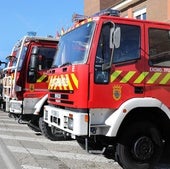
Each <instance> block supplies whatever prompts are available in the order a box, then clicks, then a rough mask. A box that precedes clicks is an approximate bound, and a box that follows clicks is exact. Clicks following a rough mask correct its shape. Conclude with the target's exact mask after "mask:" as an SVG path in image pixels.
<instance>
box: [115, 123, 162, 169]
mask: <svg viewBox="0 0 170 169" xmlns="http://www.w3.org/2000/svg"><path fill="white" fill-rule="evenodd" d="M162 150H163V147H162V140H161V136H160V134H159V131H158V130H157V128H156V127H155V126H154V125H153V124H152V123H150V122H138V123H134V124H132V125H131V126H129V127H127V128H126V129H125V130H123V132H122V135H121V136H120V140H119V143H118V144H117V147H116V155H115V157H116V160H117V161H118V163H119V164H120V165H121V166H122V167H123V168H124V169H152V168H153V167H154V165H155V164H156V163H157V162H158V161H159V160H160V157H161V153H162Z"/></svg>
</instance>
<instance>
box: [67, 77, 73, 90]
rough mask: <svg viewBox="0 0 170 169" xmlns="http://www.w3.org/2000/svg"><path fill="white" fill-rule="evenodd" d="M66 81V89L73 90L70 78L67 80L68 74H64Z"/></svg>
mask: <svg viewBox="0 0 170 169" xmlns="http://www.w3.org/2000/svg"><path fill="white" fill-rule="evenodd" d="M66 79H67V83H68V88H69V90H73V86H72V85H71V82H70V78H69V75H68V74H66Z"/></svg>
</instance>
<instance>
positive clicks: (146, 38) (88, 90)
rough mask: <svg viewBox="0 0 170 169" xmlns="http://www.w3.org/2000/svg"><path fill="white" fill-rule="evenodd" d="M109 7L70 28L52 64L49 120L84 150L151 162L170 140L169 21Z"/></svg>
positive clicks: (137, 166)
mask: <svg viewBox="0 0 170 169" xmlns="http://www.w3.org/2000/svg"><path fill="white" fill-rule="evenodd" d="M118 16H119V13H118V12H117V11H114V10H111V9H108V10H105V11H102V12H101V13H98V15H94V16H93V17H89V18H87V19H85V20H83V19H82V18H80V19H81V20H83V21H82V22H79V23H78V24H76V25H75V26H74V27H73V28H71V29H70V30H68V31H67V32H65V34H64V35H63V36H62V37H61V39H60V42H59V48H58V52H57V57H56V61H55V64H54V65H56V67H57V68H53V69H50V70H49V72H48V73H49V74H48V75H49V79H50V80H49V86H48V89H49V94H48V103H49V105H47V106H45V107H44V121H45V122H46V123H48V124H49V125H50V126H55V127H56V128H58V129H61V130H63V131H65V132H68V133H71V134H72V135H73V136H75V138H76V139H77V142H78V143H79V144H80V145H81V147H83V148H84V149H86V150H88V151H91V152H94V151H97V150H100V152H102V153H104V152H106V151H107V150H108V149H110V148H113V150H112V153H113V154H114V157H113V158H115V159H116V160H117V161H118V162H119V164H120V165H121V166H122V167H123V168H125V169H149V168H152V166H153V165H155V163H156V162H158V161H159V159H160V156H161V152H162V151H163V147H164V146H165V145H166V144H168V141H169V137H168V136H169V128H170V110H169V108H170V100H169V99H168V98H169V95H170V24H168V23H157V22H151V21H141V20H136V19H128V18H121V17H118Z"/></svg>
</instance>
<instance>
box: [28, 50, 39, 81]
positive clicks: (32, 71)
mask: <svg viewBox="0 0 170 169" xmlns="http://www.w3.org/2000/svg"><path fill="white" fill-rule="evenodd" d="M38 53H39V48H38V47H34V48H33V50H32V52H31V57H30V64H29V68H28V82H30V83H35V82H36V80H37V70H38Z"/></svg>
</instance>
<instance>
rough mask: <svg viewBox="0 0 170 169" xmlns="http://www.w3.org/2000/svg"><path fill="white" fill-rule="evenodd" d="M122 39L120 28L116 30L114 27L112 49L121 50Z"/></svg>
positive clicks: (111, 38) (111, 41) (111, 31)
mask: <svg viewBox="0 0 170 169" xmlns="http://www.w3.org/2000/svg"><path fill="white" fill-rule="evenodd" d="M120 37H121V31H120V27H117V28H116V29H115V28H114V27H113V28H111V30H110V48H111V49H114V48H119V46H120Z"/></svg>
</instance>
